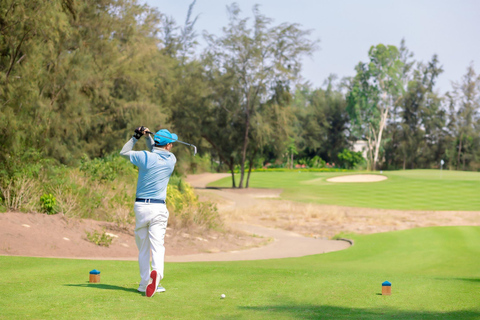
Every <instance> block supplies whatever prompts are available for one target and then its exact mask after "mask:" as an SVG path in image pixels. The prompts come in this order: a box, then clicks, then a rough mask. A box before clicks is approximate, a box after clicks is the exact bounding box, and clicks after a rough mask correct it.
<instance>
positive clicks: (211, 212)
mask: <svg viewBox="0 0 480 320" xmlns="http://www.w3.org/2000/svg"><path fill="white" fill-rule="evenodd" d="M170 182H171V183H170V184H169V185H168V188H167V208H168V211H169V212H170V218H169V219H168V225H169V226H171V227H173V228H176V229H181V228H190V227H192V226H197V227H202V228H205V229H215V228H220V227H222V226H223V222H222V221H221V218H220V215H219V214H218V210H217V207H216V205H215V204H213V203H211V202H200V201H198V197H197V196H196V195H195V193H194V192H193V188H192V187H191V186H190V185H189V184H188V183H185V182H183V180H182V179H181V178H179V177H175V178H173V179H171V180H170Z"/></svg>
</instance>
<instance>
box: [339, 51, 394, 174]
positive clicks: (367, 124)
mask: <svg viewBox="0 0 480 320" xmlns="http://www.w3.org/2000/svg"><path fill="white" fill-rule="evenodd" d="M368 55H369V58H370V62H369V63H368V64H367V63H362V62H360V63H359V64H358V65H357V66H356V68H355V69H356V71H357V75H356V76H355V77H354V78H353V79H352V80H351V83H350V85H349V86H350V92H349V94H348V111H349V114H350V117H351V119H352V122H353V126H354V131H355V132H356V133H357V134H360V135H361V136H363V137H365V138H366V139H367V144H368V149H369V150H368V154H369V158H370V164H371V169H372V170H375V169H376V167H377V162H378V159H379V152H380V148H381V145H382V134H383V130H384V129H385V126H386V124H387V120H388V116H389V112H390V110H391V109H392V107H393V105H394V104H395V103H396V101H395V100H396V98H397V97H398V96H399V92H400V91H401V89H402V87H401V81H400V79H401V78H400V75H401V68H402V66H403V63H402V61H401V60H400V53H399V50H398V49H397V48H396V47H395V46H384V45H383V44H379V45H377V46H372V47H371V48H370V50H369V52H368Z"/></svg>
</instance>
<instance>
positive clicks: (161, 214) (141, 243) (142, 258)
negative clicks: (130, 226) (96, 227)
mask: <svg viewBox="0 0 480 320" xmlns="http://www.w3.org/2000/svg"><path fill="white" fill-rule="evenodd" d="M134 211H135V242H136V243H137V248H138V265H139V267H140V278H141V280H140V286H141V287H143V286H147V285H148V281H149V280H150V272H151V269H150V251H151V252H152V269H153V270H156V271H157V273H158V275H159V276H160V279H163V266H164V262H165V247H164V245H163V244H164V240H165V231H166V229H167V221H168V210H167V206H166V205H165V204H161V203H142V202H135V206H134Z"/></svg>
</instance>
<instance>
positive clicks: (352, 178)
mask: <svg viewBox="0 0 480 320" xmlns="http://www.w3.org/2000/svg"><path fill="white" fill-rule="evenodd" d="M383 180H387V177H385V176H381V175H378V174H354V175H348V176H340V177H335V178H330V179H327V181H328V182H378V181H383Z"/></svg>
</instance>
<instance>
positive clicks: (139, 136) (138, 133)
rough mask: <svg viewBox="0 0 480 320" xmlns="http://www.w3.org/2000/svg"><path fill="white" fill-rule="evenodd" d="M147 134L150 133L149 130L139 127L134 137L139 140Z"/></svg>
mask: <svg viewBox="0 0 480 320" xmlns="http://www.w3.org/2000/svg"><path fill="white" fill-rule="evenodd" d="M147 132H149V131H148V128H146V127H144V126H141V127H138V128H137V129H135V134H134V135H133V137H134V138H135V139H137V140H138V139H140V138H141V137H142V136H143V135H144V134H145V133H147Z"/></svg>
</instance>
